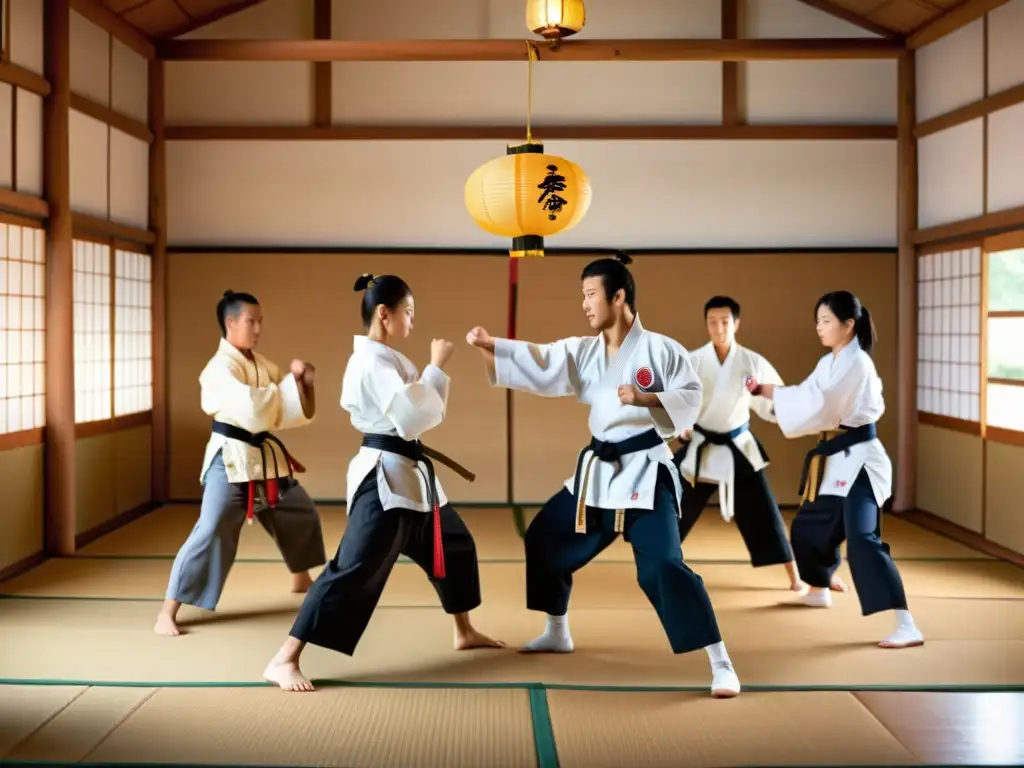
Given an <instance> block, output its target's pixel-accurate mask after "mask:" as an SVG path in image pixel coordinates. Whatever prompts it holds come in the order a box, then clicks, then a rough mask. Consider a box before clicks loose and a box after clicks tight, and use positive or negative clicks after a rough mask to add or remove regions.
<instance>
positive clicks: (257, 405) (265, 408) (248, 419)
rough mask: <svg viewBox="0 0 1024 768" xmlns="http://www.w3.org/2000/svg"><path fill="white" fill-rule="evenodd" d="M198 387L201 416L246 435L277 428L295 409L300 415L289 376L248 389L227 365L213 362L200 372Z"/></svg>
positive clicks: (295, 386) (298, 400)
mask: <svg viewBox="0 0 1024 768" xmlns="http://www.w3.org/2000/svg"><path fill="white" fill-rule="evenodd" d="M199 384H200V386H201V388H202V395H201V403H202V408H203V412H204V413H206V414H207V415H209V416H213V417H215V418H216V417H221V418H223V419H226V420H228V421H231V422H233V423H234V424H237V425H238V426H239V427H241V428H242V429H244V430H246V431H248V432H252V433H257V432H267V431H273V430H276V429H281V428H282V426H281V425H282V423H283V417H284V416H285V415H287V414H289V413H292V412H294V411H295V410H298V412H299V413H302V405H301V398H300V395H299V385H298V382H296V380H295V377H294V376H293V375H292V374H291V373H288V374H286V375H285V376H283V377H282V378H280V380H279V381H278V382H268V383H267V385H266V386H263V387H251V386H249V385H248V384H246V383H245V381H244V380H243V379H242V378H241V377H240V376H239V375H238V374H237V372H236V371H235V370H234V369H233V368H232V367H231V366H230V365H229V364H227V363H225V362H221V361H220V360H216V359H215V360H212V361H211V362H210V363H209V364H208V365H207V366H206V368H205V369H203V372H202V373H201V374H200V376H199ZM308 421H309V419H306V422H308ZM304 423H305V422H304Z"/></svg>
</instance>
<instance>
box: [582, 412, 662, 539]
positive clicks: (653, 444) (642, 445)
mask: <svg viewBox="0 0 1024 768" xmlns="http://www.w3.org/2000/svg"><path fill="white" fill-rule="evenodd" d="M664 444H665V440H664V439H663V438H662V437H661V435H659V434H658V431H657V430H655V429H650V430H648V431H646V432H641V433H640V434H639V435H633V437H627V438H626V439H625V440H620V441H619V442H617V443H612V442H607V441H605V440H598V439H597V438H596V437H593V438H591V439H590V444H589V445H587V447H586V448H584V449H583V450H582V451H580V455H579V458H578V459H577V460H576V474H575V476H574V477H573V485H572V495H573V496H574V497H575V499H576V532H577V533H586V532H587V504H586V496H587V486H588V485H589V481H590V465H591V464H593V463H594V460H595V459H597V460H599V461H607V462H609V463H611V462H618V461H619V459H621V458H622V457H623V456H626V455H627V454H630V453H639V452H640V451H649V450H650V449H651V448H657V447H658V446H659V445H664ZM587 451H592V454H591V457H590V461H588V462H587V463H586V469H585V470H584V466H583V460H584V458H585V457H586V455H587ZM581 475H582V478H581ZM581 479H582V485H581V482H580V481H581ZM619 512H621V510H617V511H616V515H615V530H616V532H618V533H621V532H622V527H623V519H622V518H623V515H621V514H619Z"/></svg>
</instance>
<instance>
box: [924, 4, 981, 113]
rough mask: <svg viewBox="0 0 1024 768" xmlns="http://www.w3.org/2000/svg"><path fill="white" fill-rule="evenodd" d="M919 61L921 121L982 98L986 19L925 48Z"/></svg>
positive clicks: (979, 20)
mask: <svg viewBox="0 0 1024 768" xmlns="http://www.w3.org/2000/svg"><path fill="white" fill-rule="evenodd" d="M916 59H917V65H916V66H917V121H918V122H922V121H924V120H928V119H930V118H933V117H936V116H938V115H941V114H944V113H946V112H950V111H952V110H954V109H956V108H957V107H962V106H964V105H966V104H970V103H971V102H973V101H977V100H978V99H981V98H983V97H984V95H985V52H984V20H982V19H978V20H977V21H975V22H972V23H971V24H968V25H967V26H966V27H962V28H961V29H959V30H957V31H956V32H954V33H952V34H951V35H947V36H946V37H943V38H941V39H939V40H937V41H935V42H934V43H931V44H929V45H926V46H924V47H923V48H921V49H920V50H918V51H917V53H916Z"/></svg>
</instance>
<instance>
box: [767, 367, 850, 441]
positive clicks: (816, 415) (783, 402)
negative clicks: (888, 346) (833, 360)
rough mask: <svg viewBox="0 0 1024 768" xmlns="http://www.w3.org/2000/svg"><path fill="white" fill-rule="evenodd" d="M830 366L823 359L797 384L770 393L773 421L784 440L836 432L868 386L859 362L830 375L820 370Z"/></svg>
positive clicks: (840, 368)
mask: <svg viewBox="0 0 1024 768" xmlns="http://www.w3.org/2000/svg"><path fill="white" fill-rule="evenodd" d="M829 365H830V362H829V361H828V360H827V359H823V361H822V362H820V363H818V367H817V368H815V370H814V372H813V373H812V374H811V375H810V376H808V377H807V378H806V379H804V381H802V382H801V383H800V384H797V385H795V386H788V387H778V388H776V390H775V392H774V393H773V395H772V398H773V402H774V405H775V419H776V421H777V422H778V425H779V429H781V430H782V433H783V434H784V435H785V436H786V437H789V438H795V437H802V436H803V435H810V434H815V433H818V432H825V431H828V430H830V429H835V428H836V427H838V426H839V424H840V423H841V422H842V420H843V419H844V418H845V417H846V415H847V414H848V413H849V412H850V410H851V408H853V406H854V404H855V403H856V402H857V398H858V397H859V396H860V394H861V392H862V391H863V390H864V387H866V386H867V384H868V379H869V373H870V372H869V371H868V370H867V369H866V367H865V366H864V364H863V363H862V362H861V361H860V360H859V359H858V358H856V357H855V358H853V360H851V361H850V362H849V363H848V364H846V365H843V366H841V367H839V368H838V370H835V371H833V372H832V373H829V372H828V370H827V368H826V369H825V370H822V368H823V366H829Z"/></svg>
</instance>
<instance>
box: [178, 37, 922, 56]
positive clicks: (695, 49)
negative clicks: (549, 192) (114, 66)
mask: <svg viewBox="0 0 1024 768" xmlns="http://www.w3.org/2000/svg"><path fill="white" fill-rule="evenodd" d="M903 50H904V46H903V43H902V42H900V41H899V40H885V39H876V38H820V39H803V38H800V39H763V40H753V39H746V40H718V39H697V40H569V41H566V42H563V43H561V44H560V45H558V46H549V45H547V44H545V43H543V42H541V43H539V44H538V57H539V59H540V60H541V61H781V60H793V59H801V60H806V59H897V58H899V56H900V54H901V53H902V52H903ZM158 53H159V56H160V58H161V59H164V60H165V61H526V59H527V49H526V45H525V44H524V43H523V41H522V40H164V41H161V42H159V43H158Z"/></svg>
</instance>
